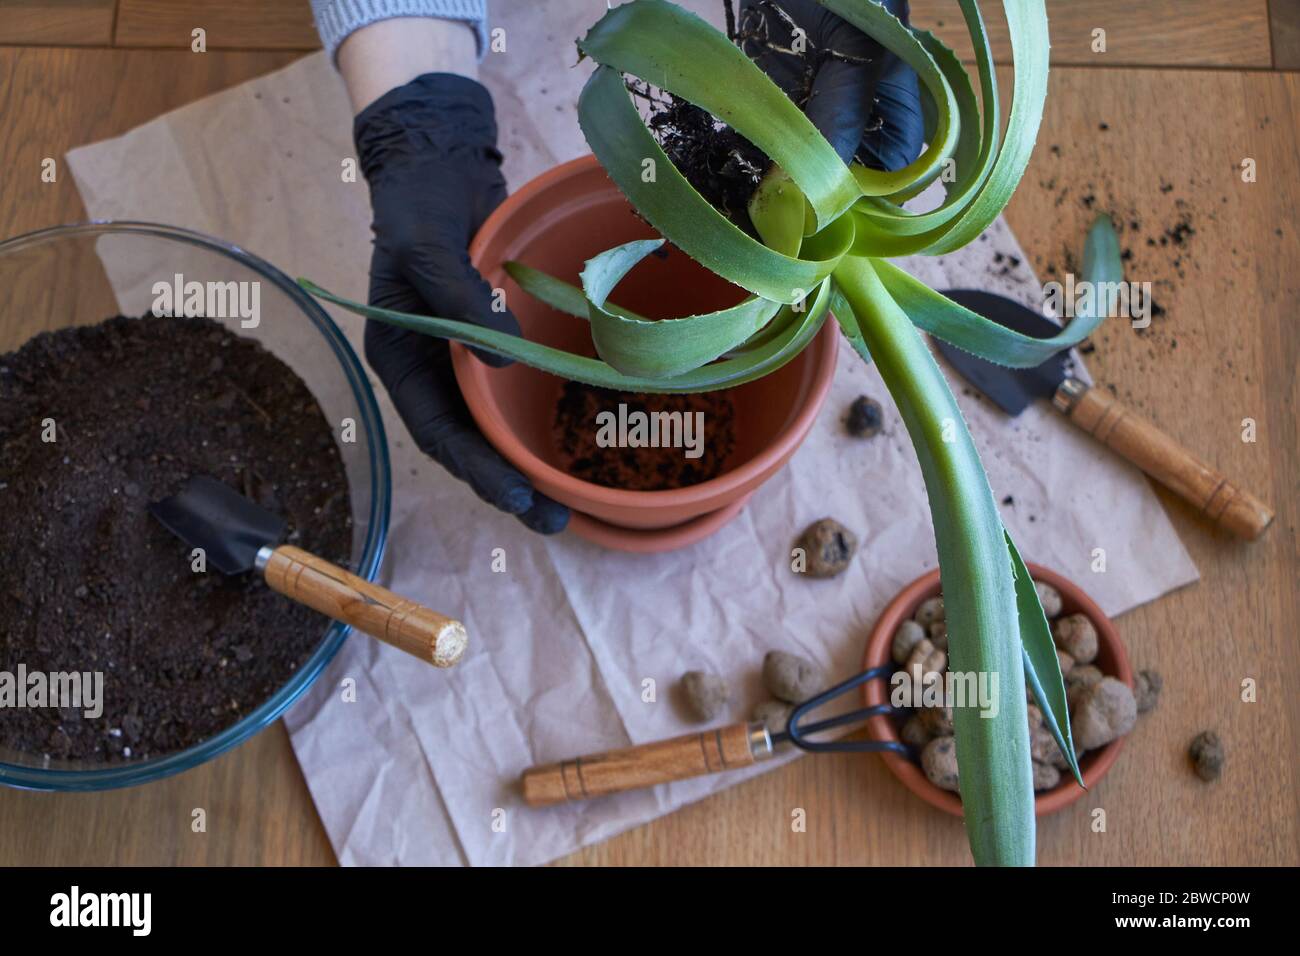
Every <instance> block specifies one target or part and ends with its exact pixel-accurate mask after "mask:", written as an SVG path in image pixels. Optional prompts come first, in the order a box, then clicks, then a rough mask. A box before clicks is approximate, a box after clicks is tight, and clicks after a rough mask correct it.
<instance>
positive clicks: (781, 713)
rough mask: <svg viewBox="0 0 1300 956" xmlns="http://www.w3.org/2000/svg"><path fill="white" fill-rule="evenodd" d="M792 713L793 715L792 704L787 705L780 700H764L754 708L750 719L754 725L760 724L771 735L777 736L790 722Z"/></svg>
mask: <svg viewBox="0 0 1300 956" xmlns="http://www.w3.org/2000/svg"><path fill="white" fill-rule="evenodd" d="M792 713H794V704H787V703H786V702H785V701H782V700H765V701H763V703H761V704H759V705H758V706H757V707H755V708H754V713H753V714H752V715H751V717H750V719H751V720H753V721H754V723H757V724H762V725H763V726H765V727H766V728H767V729H768V731H770V732H771V733H774V734H779V733H781V731H783V730H785V728H786V725H787V724H788V723H789V722H790V715H791V714H792Z"/></svg>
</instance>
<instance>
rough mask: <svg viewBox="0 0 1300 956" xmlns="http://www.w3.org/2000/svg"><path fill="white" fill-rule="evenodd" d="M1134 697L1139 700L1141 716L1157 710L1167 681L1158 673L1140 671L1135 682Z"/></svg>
mask: <svg viewBox="0 0 1300 956" xmlns="http://www.w3.org/2000/svg"><path fill="white" fill-rule="evenodd" d="M1133 683H1134V688H1133V696H1134V697H1136V698H1137V707H1138V713H1139V714H1145V713H1146V712H1147V711H1149V710H1155V708H1156V704H1157V703H1158V702H1159V700H1160V690H1161V688H1163V687H1164V686H1165V679H1164V678H1163V677H1161V676H1160V674H1159V672H1157V671H1138V675H1137V678H1136V679H1135V680H1134V681H1133Z"/></svg>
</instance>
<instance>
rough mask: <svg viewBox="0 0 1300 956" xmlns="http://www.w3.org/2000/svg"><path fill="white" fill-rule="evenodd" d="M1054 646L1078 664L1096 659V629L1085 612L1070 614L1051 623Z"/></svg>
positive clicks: (1088, 662) (1089, 662)
mask: <svg viewBox="0 0 1300 956" xmlns="http://www.w3.org/2000/svg"><path fill="white" fill-rule="evenodd" d="M1052 637H1054V638H1055V639H1056V646H1057V647H1059V648H1060V649H1061V650H1063V651H1065V652H1066V653H1067V654H1069V655H1070V656H1071V657H1073V658H1074V659H1075V661H1076V662H1077V663H1079V664H1091V663H1092V662H1093V661H1094V660H1096V659H1097V629H1096V628H1095V627H1093V626H1092V621H1090V620H1088V617H1087V615H1085V614H1071V615H1069V616H1068V617H1063V618H1061V619H1060V620H1059V621H1056V622H1055V623H1053V624H1052Z"/></svg>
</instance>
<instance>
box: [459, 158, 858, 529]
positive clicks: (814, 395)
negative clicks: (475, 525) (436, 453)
mask: <svg viewBox="0 0 1300 956" xmlns="http://www.w3.org/2000/svg"><path fill="white" fill-rule="evenodd" d="M655 235H656V233H655V232H654V231H653V230H652V229H651V228H650V227H649V226H648V225H647V224H646V223H645V222H643V221H642V220H641V219H639V218H638V217H637V216H636V214H635V213H634V212H633V210H632V208H631V206H630V205H629V204H628V202H627V200H626V199H624V197H623V195H622V194H621V193H620V192H619V191H618V189H617V187H616V186H615V185H614V184H613V183H612V182H611V181H610V180H609V178H608V177H607V176H606V175H605V172H604V170H602V169H601V168H600V165H599V164H598V163H597V162H596V159H595V157H593V156H586V157H583V158H581V159H576V160H574V161H572V162H569V163H565V164H563V165H561V166H558V167H556V168H555V169H552V170H550V171H549V172H547V173H545V174H543V175H542V176H539V177H538V178H537V179H534V180H533V181H532V182H530V183H528V184H527V185H526V186H524V187H523V188H522V189H520V190H519V191H518V192H516V193H514V194H513V195H511V196H510V197H509V198H508V199H507V200H506V201H505V202H504V203H503V204H502V205H501V206H500V207H499V208H498V209H497V210H496V212H494V213H493V214H492V215H491V216H490V217H489V218H488V220H487V222H486V223H484V225H483V228H482V229H481V230H480V231H479V233H478V235H477V236H476V237H475V239H474V242H473V245H472V246H471V247H470V258H471V259H472V260H473V262H474V264H475V265H476V266H477V267H478V269H479V271H480V272H482V274H483V276H484V278H485V279H487V281H488V283H489V284H491V285H492V286H493V287H494V288H503V289H505V290H506V301H507V302H508V303H509V305H510V309H511V311H512V312H513V313H514V315H515V317H516V318H517V319H518V320H519V324H520V326H521V327H522V329H523V333H524V335H525V337H527V338H529V339H531V340H533V341H537V342H543V343H546V344H548V345H554V346H558V347H560V348H564V349H567V350H569V351H571V352H576V353H579V354H586V355H594V354H595V351H594V349H593V347H592V345H591V333H590V328H589V326H588V324H587V323H586V322H585V321H583V320H582V319H577V318H574V317H572V316H568V315H564V314H562V313H559V312H556V311H555V310H553V309H551V308H550V307H548V306H546V305H543V304H542V303H540V302H538V301H537V300H536V299H534V298H533V297H531V296H529V295H528V294H527V293H525V292H524V291H523V290H521V289H520V288H519V287H518V286H517V285H516V284H515V283H514V281H513V280H512V279H511V278H510V277H509V276H508V275H507V274H506V272H505V269H504V267H503V263H505V262H506V261H508V260H511V259H517V260H519V261H521V262H523V263H525V264H526V265H529V266H532V267H534V268H537V269H541V270H543V271H545V272H548V273H550V274H551V275H554V276H557V277H558V278H561V279H564V280H566V281H568V282H572V283H574V284H577V283H578V274H579V272H580V271H581V270H582V267H583V264H584V263H585V262H586V260H588V259H590V258H591V257H592V256H594V255H596V254H597V253H599V252H603V251H604V250H606V249H608V248H610V247H611V246H615V245H618V244H620V243H624V242H628V241H631V240H633V239H645V238H652V237H654V236H655ZM665 248H666V249H667V254H666V255H664V256H662V257H660V256H650V257H649V258H648V259H647V260H646V261H645V262H643V263H641V264H640V265H638V266H637V267H636V268H635V269H634V270H633V271H632V273H631V274H630V275H629V276H628V277H627V278H626V279H625V280H624V281H623V282H622V283H620V284H619V286H618V287H617V288H616V289H615V290H614V294H613V296H612V297H611V298H612V300H613V301H615V302H617V303H618V304H619V305H622V306H624V307H626V308H629V309H632V310H633V311H636V312H638V313H640V314H642V315H645V316H647V317H650V318H656V319H662V318H674V317H678V316H683V315H690V314H693V313H700V312H707V311H712V310H715V309H720V308H725V307H727V306H729V305H733V304H735V303H737V302H739V301H740V300H741V299H742V298H743V297H744V295H745V293H744V292H743V290H741V289H738V288H736V287H735V286H733V285H731V284H730V283H728V282H726V281H725V280H723V279H721V278H719V277H718V276H716V275H714V274H713V273H711V272H709V271H708V270H706V269H704V268H703V267H701V266H699V265H697V264H696V263H695V262H693V261H692V260H691V259H690V258H689V257H687V256H686V255H685V254H684V253H682V252H681V251H679V250H677V249H673V248H670V247H665ZM836 350H837V333H836V329H835V323H834V322H833V321H829V320H828V321H827V324H826V326H825V327H824V328H823V329H822V331H821V332H820V333H819V334H818V336H817V338H816V339H815V340H814V341H813V342H812V343H811V344H810V345H809V346H808V347H807V348H806V349H804V351H803V352H802V353H801V354H800V355H799V356H798V357H797V358H795V359H794V360H792V361H791V362H789V363H788V364H787V365H785V366H784V367H783V368H781V369H780V370H779V371H777V372H774V373H773V374H771V375H768V376H766V377H765V378H762V379H760V380H758V381H756V382H751V383H749V384H747V385H742V386H739V387H737V388H734V389H730V390H729V394H730V396H731V400H732V403H733V406H734V408H735V423H734V428H735V446H734V449H733V451H732V452H731V454H730V455H729V456H728V458H727V460H726V461H725V462H724V464H723V470H722V472H721V474H719V475H718V476H717V477H715V478H713V479H711V480H709V481H704V482H700V483H699V484H695V485H690V486H687V487H683V488H676V489H672V490H667V491H628V490H625V489H620V488H609V487H605V486H603V485H597V484H592V483H590V482H586V481H581V480H579V479H578V478H575V477H573V476H572V475H570V474H569V473H568V472H567V471H565V470H564V467H563V463H562V460H561V457H560V454H559V450H558V449H557V448H556V445H555V438H554V434H553V423H554V418H555V410H556V404H557V402H558V400H559V397H560V393H561V390H562V388H563V385H564V382H563V380H562V379H559V378H556V377H555V376H552V375H548V374H546V373H544V372H539V371H537V370H536V369H532V368H529V367H527V366H525V365H522V364H519V363H516V364H514V365H511V366H509V367H508V368H502V369H494V368H489V367H488V366H486V365H484V364H483V363H482V362H480V361H478V360H477V359H476V358H474V356H473V355H472V354H471V353H470V352H469V350H468V349H466V348H464V347H463V346H460V345H456V344H453V346H452V360H453V364H454V368H455V372H456V379H457V381H458V382H459V383H460V387H461V391H462V392H463V393H464V395H465V400H466V402H468V404H469V408H470V412H471V414H472V415H473V416H474V420H475V421H476V422H477V423H478V425H479V428H480V429H482V431H483V434H484V435H485V436H486V437H487V440H488V441H489V442H490V443H491V444H492V445H493V447H495V448H496V449H497V450H498V451H499V452H500V453H501V454H502V455H503V456H504V457H505V458H506V459H507V460H508V461H509V462H511V463H512V464H513V465H514V466H515V467H516V468H518V469H519V470H520V471H521V472H523V473H524V474H525V475H527V476H528V477H529V478H530V479H531V480H532V481H533V484H534V485H535V486H536V487H538V488H539V489H541V490H542V491H543V492H545V493H546V494H547V495H549V496H551V497H552V498H554V499H555V500H557V501H561V502H563V503H564V504H566V505H568V506H569V507H570V508H572V509H573V511H574V514H573V519H572V521H571V522H570V529H571V530H572V531H574V532H575V533H577V534H579V535H581V536H582V537H584V538H588V539H590V540H593V541H596V542H597V543H599V544H602V545H605V546H607V547H611V548H618V549H621V550H626V551H664V550H669V549H672V548H678V547H682V546H684V545H687V544H690V543H693V542H694V541H698V540H699V539H700V538H703V537H705V536H707V535H709V534H711V533H713V532H714V531H716V530H717V529H718V528H719V527H721V526H722V525H723V524H725V523H726V522H727V521H729V520H730V519H731V518H733V517H735V515H736V514H738V513H739V511H740V510H741V508H743V507H744V504H745V502H746V501H747V500H748V499H749V497H750V496H751V495H752V494H753V493H754V490H755V489H756V488H758V486H759V485H761V484H762V483H763V482H764V481H766V480H767V479H768V478H770V477H771V476H772V475H773V474H775V473H776V471H777V470H778V469H779V468H780V467H781V466H782V465H784V464H785V463H786V461H787V460H789V458H790V456H791V455H793V454H794V452H795V450H796V449H797V448H798V447H799V444H800V442H801V441H803V439H804V437H805V436H806V435H807V434H808V430H809V428H811V427H812V423H813V420H814V419H815V418H816V416H817V412H818V410H819V409H820V408H821V405H822V403H823V402H824V401H825V399H826V394H827V391H828V390H829V388H830V384H831V377H832V375H833V374H834V371H835V354H836ZM705 424H706V429H707V427H708V423H707V422H706V423H705ZM593 427H594V426H593Z"/></svg>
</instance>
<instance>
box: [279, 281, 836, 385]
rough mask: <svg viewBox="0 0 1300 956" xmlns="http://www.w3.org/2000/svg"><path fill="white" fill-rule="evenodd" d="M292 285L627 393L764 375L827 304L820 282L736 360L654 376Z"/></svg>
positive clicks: (369, 314) (809, 336)
mask: <svg viewBox="0 0 1300 956" xmlns="http://www.w3.org/2000/svg"><path fill="white" fill-rule="evenodd" d="M298 284H299V285H300V286H302V287H303V289H305V290H306V291H307V292H309V293H310V294H312V295H314V296H315V297H316V298H318V299H323V300H324V301H326V302H332V303H334V304H335V305H337V306H340V307H341V308H344V309H347V310H348V311H349V312H355V313H356V314H357V315H362V316H365V317H366V318H369V319H377V320H378V321H380V322H387V323H388V324H390V325H395V326H398V327H399V328H403V329H410V330H411V331H413V332H422V333H424V334H425V335H433V336H436V337H438V338H444V339H450V340H451V341H453V342H461V343H463V344H465V345H472V346H474V347H475V348H479V349H482V350H484V351H486V352H491V353H492V354H494V355H500V356H503V357H505V358H509V359H513V360H514V361H516V362H522V363H524V364H525V365H530V366H532V367H533V368H537V369H541V370H542V371H543V372H550V373H551V374H552V375H558V376H560V377H561V378H567V379H572V380H573V381H575V382H585V383H586V384H588V385H597V386H599V387H601V388H610V389H616V390H621V391H627V392H652V393H653V392H658V393H678V394H680V393H690V392H708V391H713V390H714V389H719V388H733V387H735V386H737V385H743V384H745V383H746V382H752V381H754V380H756V379H759V378H762V377H763V376H765V375H770V374H771V373H772V372H775V371H776V370H777V369H779V368H781V367H782V366H783V365H785V364H786V363H787V362H789V361H790V360H791V359H793V358H795V356H797V355H798V354H799V353H800V352H802V351H803V349H804V347H805V346H807V345H808V343H809V342H811V341H812V340H813V337H814V336H816V334H817V333H818V332H819V331H820V330H821V326H822V323H823V321H824V320H825V318H826V313H827V310H828V306H829V305H830V299H831V293H830V280H829V279H828V280H825V281H823V282H822V283H821V285H820V286H818V288H817V292H816V294H815V295H814V296H813V297H812V299H811V302H809V303H808V304H807V308H805V309H804V311H802V312H799V313H797V314H796V315H795V318H796V321H788V319H789V316H788V315H786V313H787V311H790V312H793V307H791V306H784V307H783V308H782V311H781V313H780V314H778V315H777V317H776V319H775V320H774V321H776V322H779V323H782V325H783V328H784V331H783V332H782V333H781V334H780V335H778V336H776V337H775V338H773V339H772V340H770V341H768V342H766V343H765V344H763V345H762V346H761V347H759V348H756V349H754V350H752V351H749V352H746V353H744V354H743V355H740V356H737V357H736V358H731V359H724V360H723V361H720V362H713V363H711V364H709V365H705V366H703V367H702V368H697V369H694V370H692V371H690V372H687V373H685V374H683V375H678V376H675V377H673V378H666V379H655V378H638V377H635V376H631V375H624V374H622V373H621V372H619V371H618V370H617V369H615V368H613V367H612V366H610V365H609V364H608V363H606V362H602V361H600V360H599V359H594V358H589V357H587V356H584V355H574V354H573V353H572V352H566V351H564V350H563V349H557V348H552V347H551V346H549V345H542V344H540V343H538V342H530V341H528V340H527V339H523V338H520V337H519V336H516V335H507V334H506V333H504V332H497V331H496V330H494V329H486V328H483V327H482V326H478V325H474V324H473V323H471V322H463V321H460V320H459V319H443V318H438V317H436V316H428V315H414V314H412V313H408V312H396V311H394V310H392V309H381V308H378V307H376V306H373V305H366V304H365V303H364V302H354V301H353V300H351V299H347V298H344V297H343V296H340V295H335V294H334V293H333V292H330V291H329V290H328V289H324V288H321V287H320V286H318V285H317V284H316V283H314V282H312V281H311V280H310V279H299V280H298Z"/></svg>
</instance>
